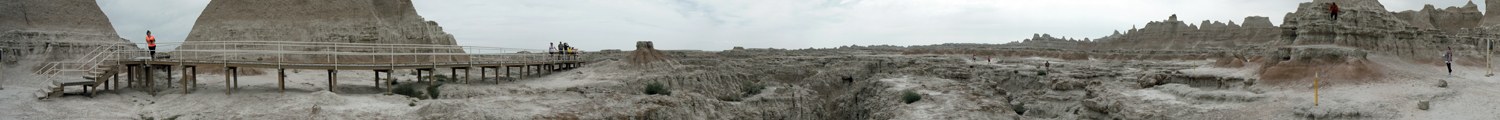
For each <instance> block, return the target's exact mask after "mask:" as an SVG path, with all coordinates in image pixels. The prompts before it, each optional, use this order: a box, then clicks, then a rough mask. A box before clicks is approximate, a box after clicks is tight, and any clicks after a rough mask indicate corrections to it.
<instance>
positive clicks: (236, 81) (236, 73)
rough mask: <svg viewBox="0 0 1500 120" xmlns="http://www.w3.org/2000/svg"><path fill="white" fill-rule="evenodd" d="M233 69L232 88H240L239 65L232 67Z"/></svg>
mask: <svg viewBox="0 0 1500 120" xmlns="http://www.w3.org/2000/svg"><path fill="white" fill-rule="evenodd" d="M232 68H233V70H234V89H239V88H240V67H232Z"/></svg>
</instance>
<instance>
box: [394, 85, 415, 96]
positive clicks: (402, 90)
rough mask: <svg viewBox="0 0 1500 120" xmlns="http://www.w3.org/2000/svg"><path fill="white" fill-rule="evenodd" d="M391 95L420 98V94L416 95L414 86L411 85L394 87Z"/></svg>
mask: <svg viewBox="0 0 1500 120" xmlns="http://www.w3.org/2000/svg"><path fill="white" fill-rule="evenodd" d="M391 93H396V94H399V95H405V96H406V97H422V93H418V92H417V90H416V87H415V85H413V84H412V83H407V84H399V85H396V88H395V89H392V90H391Z"/></svg>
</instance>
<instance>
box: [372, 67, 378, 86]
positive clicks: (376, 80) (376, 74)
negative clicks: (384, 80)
mask: <svg viewBox="0 0 1500 120" xmlns="http://www.w3.org/2000/svg"><path fill="white" fill-rule="evenodd" d="M372 71H374V72H375V88H380V70H372Z"/></svg>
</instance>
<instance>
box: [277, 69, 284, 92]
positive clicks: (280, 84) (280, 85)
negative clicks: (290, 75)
mask: <svg viewBox="0 0 1500 120" xmlns="http://www.w3.org/2000/svg"><path fill="white" fill-rule="evenodd" d="M284 92H286V69H283V68H276V93H284Z"/></svg>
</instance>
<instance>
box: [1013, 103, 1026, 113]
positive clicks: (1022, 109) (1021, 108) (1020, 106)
mask: <svg viewBox="0 0 1500 120" xmlns="http://www.w3.org/2000/svg"><path fill="white" fill-rule="evenodd" d="M1010 109H1011V110H1016V114H1024V113H1026V103H1024V102H1017V103H1016V104H1015V105H1011V106H1010Z"/></svg>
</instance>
